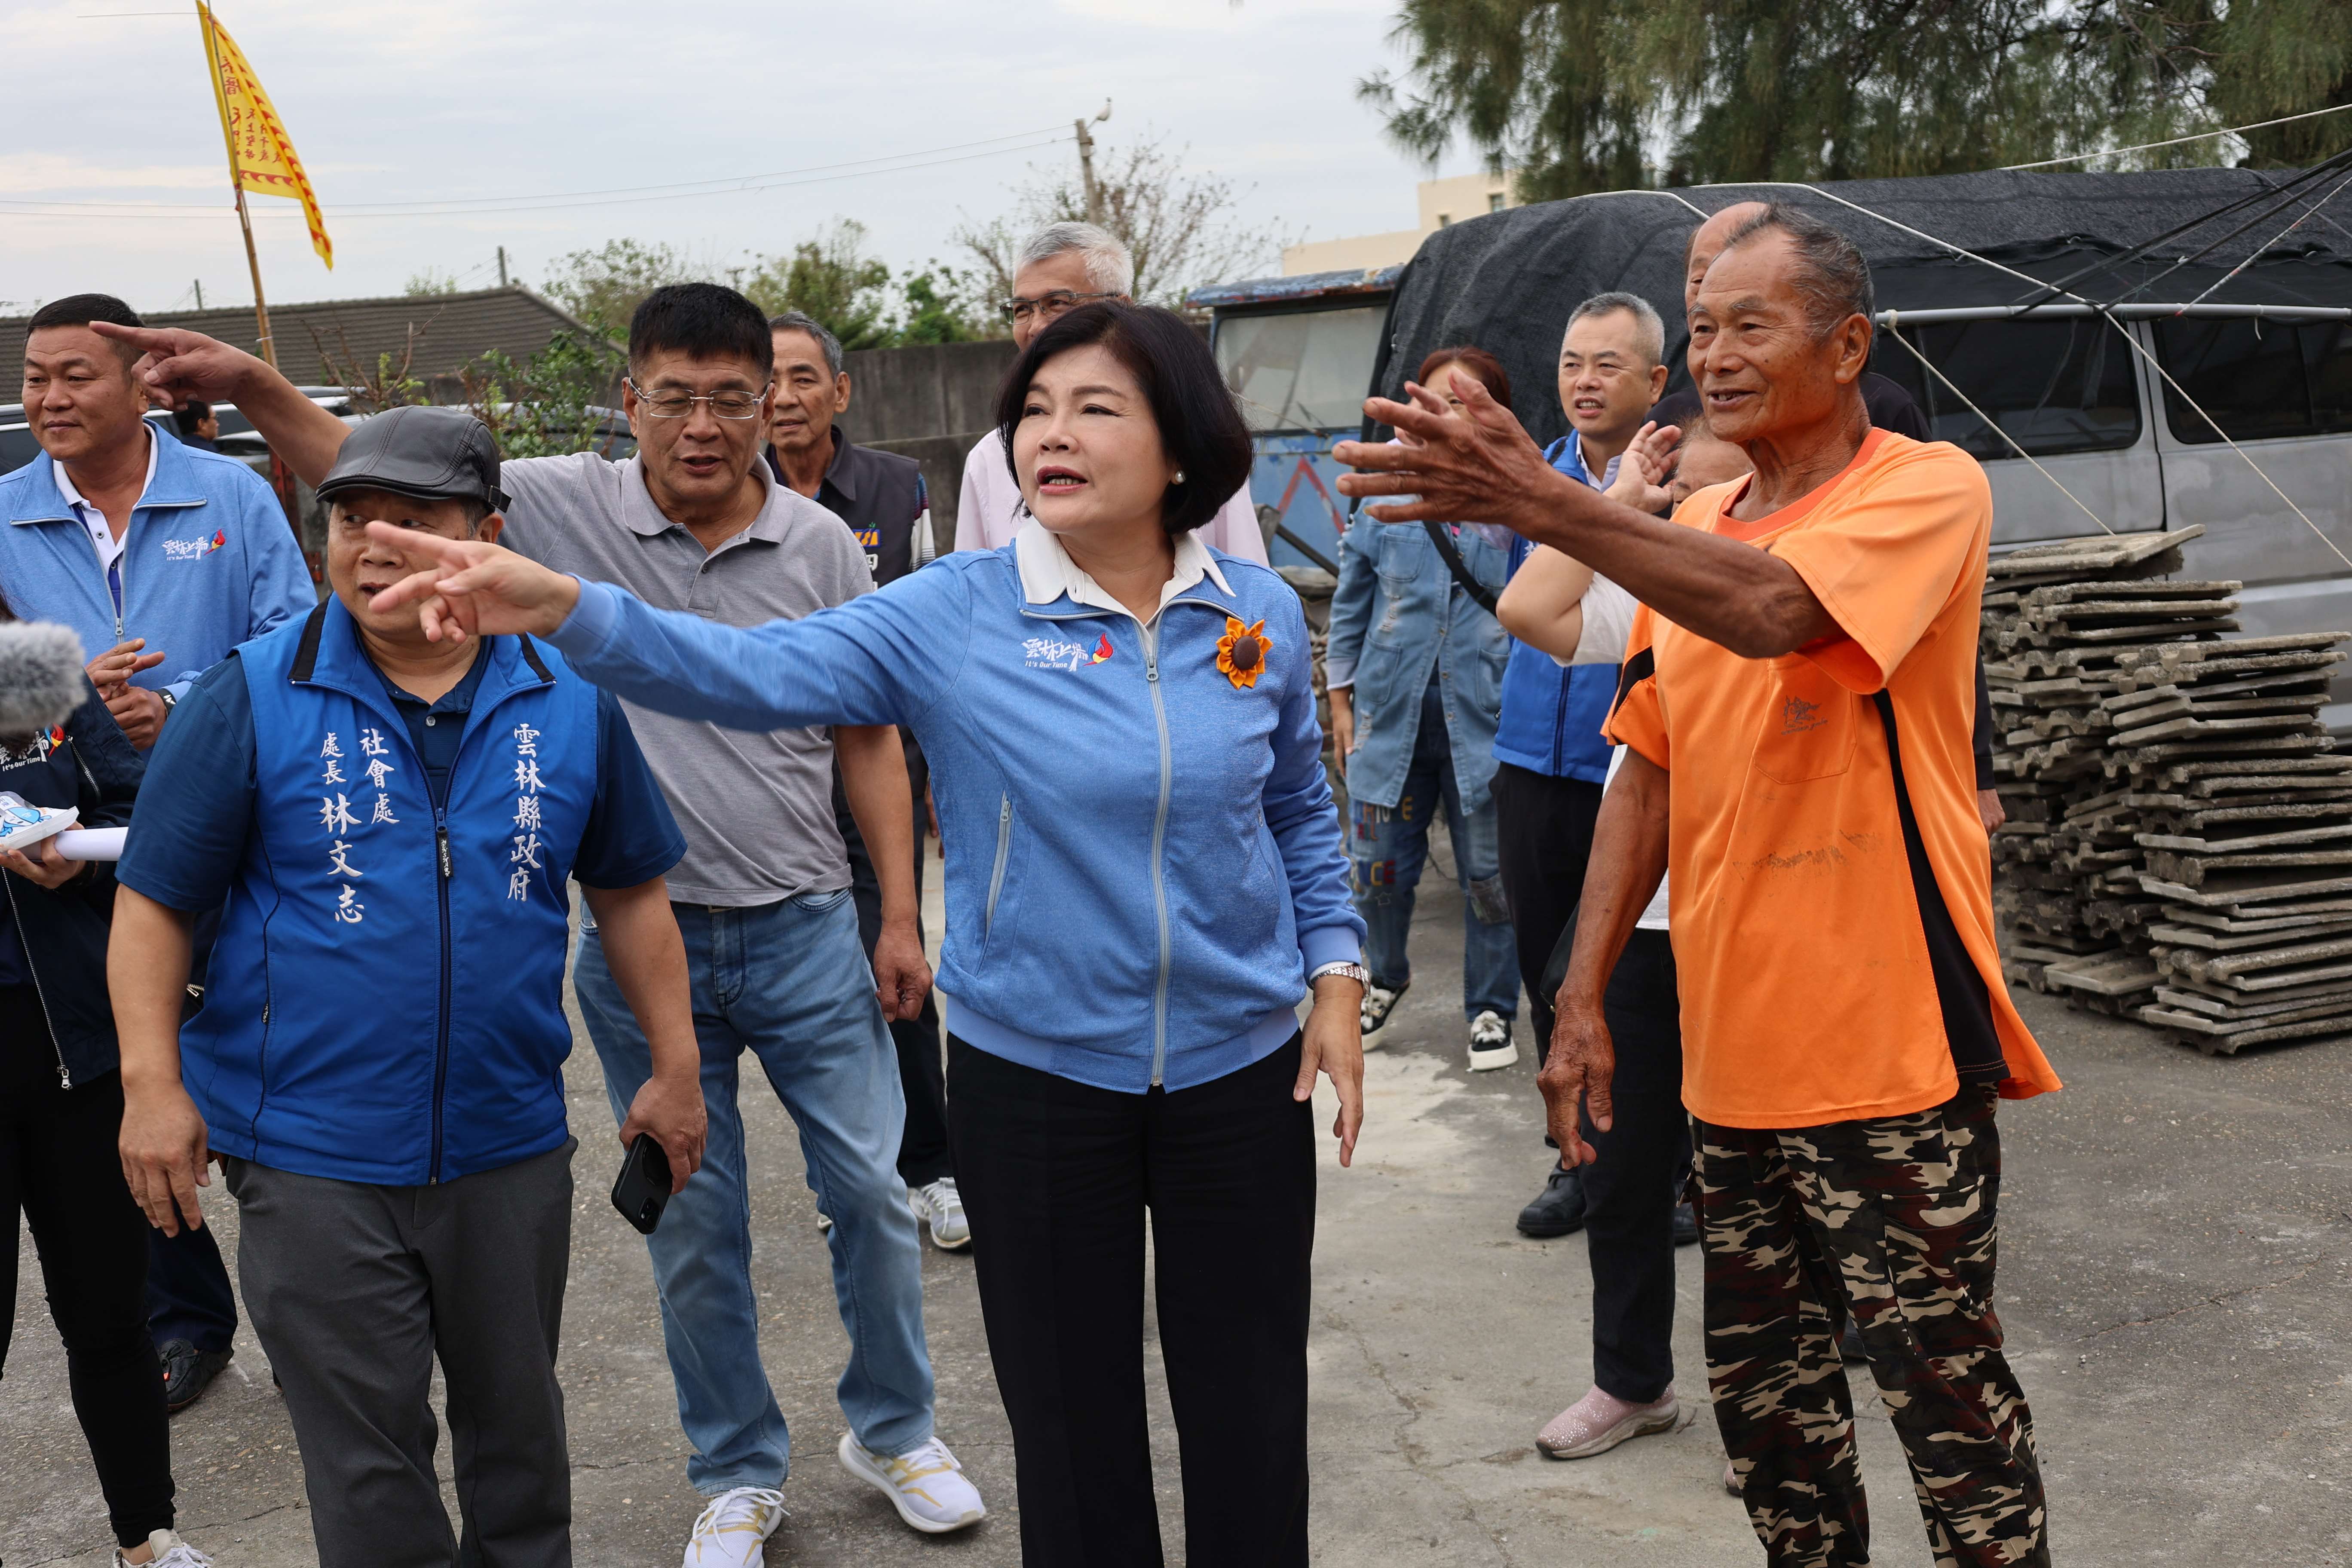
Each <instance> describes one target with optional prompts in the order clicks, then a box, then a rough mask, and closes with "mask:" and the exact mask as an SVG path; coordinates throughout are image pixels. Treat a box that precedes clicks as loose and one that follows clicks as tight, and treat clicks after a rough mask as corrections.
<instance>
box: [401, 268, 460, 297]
mask: <svg viewBox="0 0 2352 1568" xmlns="http://www.w3.org/2000/svg"><path fill="white" fill-rule="evenodd" d="M400 291H401V292H402V293H403V294H404V295H406V296H407V297H408V298H410V299H412V300H423V299H428V298H430V297H432V296H433V295H436V294H455V293H456V292H457V274H456V273H454V272H444V271H443V270H441V268H437V267H428V268H425V270H424V271H422V272H412V273H410V274H409V275H408V281H407V282H406V283H404V284H403V285H402V286H401V289H400Z"/></svg>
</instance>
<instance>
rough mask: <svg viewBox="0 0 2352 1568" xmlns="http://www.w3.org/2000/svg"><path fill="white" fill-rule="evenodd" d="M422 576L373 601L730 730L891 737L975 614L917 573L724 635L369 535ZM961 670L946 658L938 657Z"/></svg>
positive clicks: (409, 536)
mask: <svg viewBox="0 0 2352 1568" xmlns="http://www.w3.org/2000/svg"><path fill="white" fill-rule="evenodd" d="M368 529H369V533H370V537H372V538H373V539H375V540H377V541H378V542H381V543H383V544H387V545H390V546H391V547H392V548H394V549H395V550H399V551H401V552H404V554H405V555H406V557H407V558H408V560H409V562H410V563H412V564H413V565H415V566H418V567H421V568H422V570H419V571H417V572H415V574H412V575H410V576H408V577H406V578H404V579H403V580H402V581H400V582H399V583H396V584H394V585H393V586H391V587H389V588H386V589H384V590H383V592H381V593H379V594H378V595H376V598H375V603H376V605H378V606H379V607H383V608H391V607H393V606H396V605H404V604H413V605H417V606H418V616H419V618H420V620H421V621H422V622H423V624H424V626H425V633H426V635H427V636H428V637H433V638H435V639H436V640H439V639H444V638H447V639H454V640H463V639H464V638H465V637H468V636H473V635H479V636H484V637H488V636H495V635H499V634H502V633H516V632H520V633H522V634H524V635H527V636H530V637H543V638H545V639H546V640H547V641H548V642H550V643H551V644H553V645H554V646H555V647H557V648H559V649H561V650H562V653H563V656H564V658H567V659H569V660H570V661H571V662H572V668H575V669H577V670H578V671H579V672H580V673H581V674H582V675H583V677H585V678H586V679H589V680H592V681H594V682H595V683H596V684H597V685H599V686H601V687H603V688H604V689H606V690H608V691H611V692H613V693H614V694H615V695H617V696H621V697H625V698H627V699H628V700H630V701H632V702H635V703H638V704H641V705H642V706H644V707H646V708H651V709H653V710H655V711H656V712H660V713H671V714H676V715H677V717H679V718H681V719H701V720H705V721H709V722H711V723H714V724H720V725H724V726H725V727H727V728H728V729H730V730H755V731H757V730H779V729H784V728H787V727H791V726H799V725H805V724H897V723H904V722H908V721H912V720H913V719H915V718H916V717H917V716H919V714H920V713H922V712H923V711H924V710H927V709H928V708H929V706H930V704H931V702H932V700H934V699H935V698H936V697H937V696H938V694H939V693H940V691H941V690H943V689H945V688H946V686H947V685H948V683H949V682H950V681H951V680H952V679H953V676H954V670H955V667H956V666H957V665H958V664H960V663H961V655H962V647H963V641H964V637H963V626H964V625H965V623H966V622H967V621H968V620H969V616H970V612H969V608H968V605H967V603H966V600H965V597H964V586H963V583H962V579H961V576H960V575H958V574H953V573H946V572H940V573H936V574H935V573H930V572H919V573H916V574H913V575H912V576H909V577H908V578H906V579H904V581H903V582H902V583H900V584H893V585H892V590H891V592H889V593H887V594H866V595H860V596H859V597H857V598H856V599H853V600H851V601H850V602H849V603H848V604H845V605H836V606H835V607H834V608H832V609H829V610H820V611H818V612H817V613H816V614H815V615H813V616H807V617H805V618H803V619H801V620H797V621H790V620H778V621H770V622H767V623H766V624H765V625H763V626H721V625H719V624H718V623H716V622H712V621H706V620H704V619H703V618H702V617H701V616H695V615H688V614H686V613H685V612H683V611H676V610H656V609H655V608H654V607H653V606H651V605H647V604H646V603H645V602H644V601H643V600H641V599H637V598H635V597H633V596H632V595H628V594H625V593H624V592H622V591H621V590H620V589H618V588H615V587H614V586H612V585H611V584H607V583H583V582H581V581H580V579H578V578H577V577H572V576H569V575H566V574H563V573H561V572H551V571H550V570H548V569H547V568H546V567H544V566H541V564H539V563H537V562H535V561H532V560H530V559H528V558H527V557H524V556H520V555H517V554H516V553H515V552H513V551H511V550H505V549H501V548H499V546H498V545H495V544H484V543H481V542H478V541H474V540H457V539H443V538H440V537H438V536H436V535H434V534H430V533H426V532H425V531H422V530H419V529H399V528H394V527H392V526H391V525H390V524H388V523H382V522H372V523H370V524H368ZM947 647H952V648H953V649H954V650H955V657H954V658H950V659H942V658H940V651H941V649H942V648H947Z"/></svg>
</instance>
